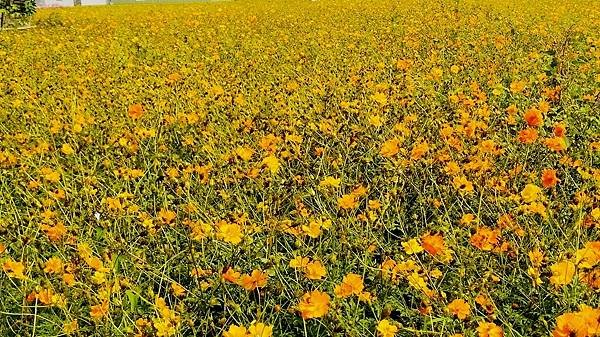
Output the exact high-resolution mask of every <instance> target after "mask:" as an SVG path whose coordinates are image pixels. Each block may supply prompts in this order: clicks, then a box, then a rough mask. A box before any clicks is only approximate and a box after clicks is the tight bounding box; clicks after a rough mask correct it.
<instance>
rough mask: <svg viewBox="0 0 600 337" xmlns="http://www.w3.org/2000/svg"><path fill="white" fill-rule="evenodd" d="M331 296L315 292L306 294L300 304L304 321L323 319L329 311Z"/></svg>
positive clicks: (299, 307) (299, 308) (299, 309)
mask: <svg viewBox="0 0 600 337" xmlns="http://www.w3.org/2000/svg"><path fill="white" fill-rule="evenodd" d="M329 299H330V298H329V295H327V293H324V292H321V291H318V290H315V291H311V292H309V293H306V294H304V296H302V298H301V299H300V303H299V304H298V311H300V315H301V316H302V318H303V319H309V318H319V317H323V316H325V315H326V314H327V311H329Z"/></svg>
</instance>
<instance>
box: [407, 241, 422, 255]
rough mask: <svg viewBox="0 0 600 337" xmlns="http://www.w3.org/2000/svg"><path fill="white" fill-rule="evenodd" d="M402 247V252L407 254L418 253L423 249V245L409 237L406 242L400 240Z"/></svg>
mask: <svg viewBox="0 0 600 337" xmlns="http://www.w3.org/2000/svg"><path fill="white" fill-rule="evenodd" d="M402 247H403V248H404V252H406V254H408V255H412V254H418V253H420V252H422V251H423V247H421V244H420V243H419V241H417V239H410V240H408V241H406V242H402Z"/></svg>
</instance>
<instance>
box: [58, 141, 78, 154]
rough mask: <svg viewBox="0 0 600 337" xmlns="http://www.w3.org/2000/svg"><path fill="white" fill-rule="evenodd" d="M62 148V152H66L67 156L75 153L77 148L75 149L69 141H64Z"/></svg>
mask: <svg viewBox="0 0 600 337" xmlns="http://www.w3.org/2000/svg"><path fill="white" fill-rule="evenodd" d="M60 150H61V151H62V153H64V154H66V155H67V156H69V155H72V154H73V153H75V149H73V147H72V146H71V145H69V144H67V143H64V144H63V145H62V146H61V148H60Z"/></svg>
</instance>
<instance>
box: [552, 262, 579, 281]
mask: <svg viewBox="0 0 600 337" xmlns="http://www.w3.org/2000/svg"><path fill="white" fill-rule="evenodd" d="M575 269H576V268H575V264H574V263H573V262H571V261H567V260H565V261H561V262H557V263H555V264H553V265H552V266H551V267H550V271H551V272H552V276H551V277H550V283H552V284H554V285H555V286H557V287H558V286H562V285H565V284H569V283H571V280H573V277H574V276H575V271H576V270H575Z"/></svg>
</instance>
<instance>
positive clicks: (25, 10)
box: [0, 0, 36, 17]
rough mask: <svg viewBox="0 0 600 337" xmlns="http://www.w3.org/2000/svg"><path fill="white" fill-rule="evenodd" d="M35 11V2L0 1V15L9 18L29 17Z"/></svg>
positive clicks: (30, 0) (21, 0)
mask: <svg viewBox="0 0 600 337" xmlns="http://www.w3.org/2000/svg"><path fill="white" fill-rule="evenodd" d="M35 10H36V5H35V0H0V13H4V14H8V15H10V16H16V17H29V16H32V15H33V14H35Z"/></svg>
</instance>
